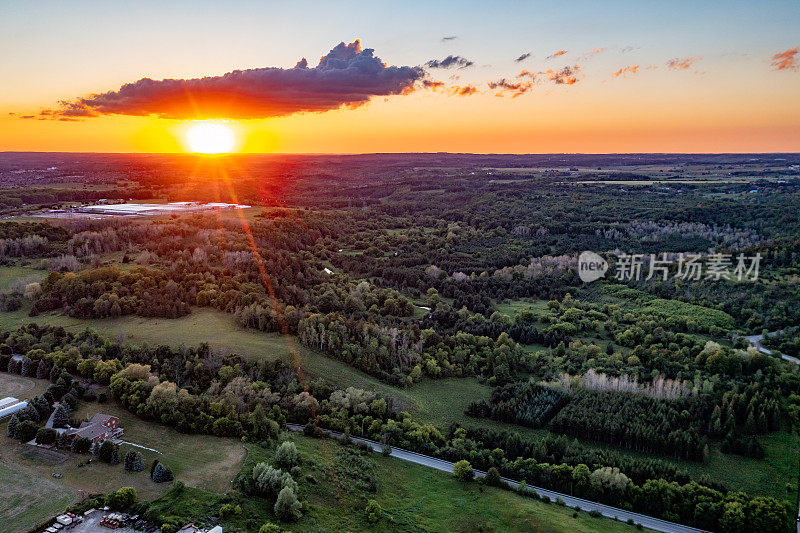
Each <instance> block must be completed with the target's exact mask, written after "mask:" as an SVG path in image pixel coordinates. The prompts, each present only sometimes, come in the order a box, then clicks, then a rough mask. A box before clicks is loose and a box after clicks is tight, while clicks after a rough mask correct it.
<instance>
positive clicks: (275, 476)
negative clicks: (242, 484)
mask: <svg viewBox="0 0 800 533" xmlns="http://www.w3.org/2000/svg"><path fill="white" fill-rule="evenodd" d="M253 482H254V483H255V486H256V489H257V490H258V491H259V492H260V493H262V494H266V495H268V496H272V497H275V496H277V495H278V494H280V492H281V491H282V490H283V489H285V488H290V489H292V491H293V492H296V491H297V483H296V482H295V481H294V479H292V476H291V475H290V474H289V473H288V472H284V471H283V470H281V469H279V468H274V467H273V466H271V465H268V464H267V463H258V464H257V465H256V466H255V467H253Z"/></svg>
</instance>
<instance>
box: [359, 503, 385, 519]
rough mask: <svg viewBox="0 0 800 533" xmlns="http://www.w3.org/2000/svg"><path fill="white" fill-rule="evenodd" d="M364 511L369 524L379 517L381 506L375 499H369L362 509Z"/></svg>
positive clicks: (381, 512)
mask: <svg viewBox="0 0 800 533" xmlns="http://www.w3.org/2000/svg"><path fill="white" fill-rule="evenodd" d="M364 512H365V513H367V521H368V522H369V523H370V524H375V523H377V522H378V521H379V520H380V519H381V515H382V514H383V509H382V508H381V504H379V503H378V502H377V501H375V500H370V501H368V502H367V507H366V509H364Z"/></svg>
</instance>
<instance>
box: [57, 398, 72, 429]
mask: <svg viewBox="0 0 800 533" xmlns="http://www.w3.org/2000/svg"><path fill="white" fill-rule="evenodd" d="M71 412H72V410H71V409H70V407H69V405H68V404H67V403H66V402H62V403H60V404H58V407H56V411H55V412H54V413H53V427H54V428H65V427H67V424H69V415H70V414H71Z"/></svg>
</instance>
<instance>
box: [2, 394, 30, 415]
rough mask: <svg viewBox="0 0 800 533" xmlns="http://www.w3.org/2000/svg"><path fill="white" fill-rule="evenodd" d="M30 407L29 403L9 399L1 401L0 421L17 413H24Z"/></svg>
mask: <svg viewBox="0 0 800 533" xmlns="http://www.w3.org/2000/svg"><path fill="white" fill-rule="evenodd" d="M26 407H28V402H25V401H21V400H17V399H16V398H12V397H8V398H3V399H2V400H0V419H3V418H5V417H7V416H11V415H13V414H14V413H16V412H17V411H22V410H23V409H25V408H26Z"/></svg>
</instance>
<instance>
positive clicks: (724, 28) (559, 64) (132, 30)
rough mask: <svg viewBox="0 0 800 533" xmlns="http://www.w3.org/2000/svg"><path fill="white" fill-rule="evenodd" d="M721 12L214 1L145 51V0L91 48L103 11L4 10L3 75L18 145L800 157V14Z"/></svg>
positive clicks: (173, 24)
mask: <svg viewBox="0 0 800 533" xmlns="http://www.w3.org/2000/svg"><path fill="white" fill-rule="evenodd" d="M714 4H715V3H714V2H711V3H708V4H705V3H704V4H702V5H695V6H693V7H692V8H691V9H690V10H688V8H687V9H683V8H677V7H675V6H670V5H668V4H663V5H662V4H653V5H649V6H647V7H645V6H644V5H642V6H639V7H637V8H636V9H631V8H630V5H629V4H626V3H624V2H609V3H603V4H602V5H599V4H595V3H591V2H585V3H584V2H579V3H578V5H573V6H571V7H569V8H566V7H559V6H557V5H553V4H544V3H537V2H530V3H524V4H522V5H517V4H515V5H514V7H513V8H511V7H509V8H508V9H488V8H487V9H475V8H473V9H469V10H464V12H463V13H461V15H460V17H459V18H457V19H455V20H453V21H452V25H451V26H452V27H449V26H448V27H447V28H446V29H445V28H443V27H437V25H435V24H431V25H427V26H425V27H424V28H417V29H416V30H414V31H412V30H410V28H412V27H416V25H417V22H418V21H419V20H420V18H423V17H427V18H430V19H431V20H434V19H436V20H448V19H449V18H451V17H452V14H453V12H452V11H451V8H454V7H455V6H451V5H448V3H447V2H443V3H441V4H440V5H437V6H435V7H433V8H432V7H430V6H427V5H423V4H419V5H417V4H414V3H411V4H409V5H408V6H404V8H403V9H402V10H397V9H394V8H393V7H391V6H390V5H387V6H386V9H388V10H390V11H391V12H392V16H391V17H379V16H377V15H369V16H367V15H364V16H365V17H366V18H365V19H363V20H360V22H359V23H358V24H355V23H354V21H352V20H351V19H350V17H349V16H348V15H347V14H346V13H347V11H346V10H343V11H341V12H334V13H325V14H321V13H320V14H315V13H314V12H307V11H302V17H301V18H302V20H303V23H302V24H303V25H304V27H303V31H297V28H296V27H295V26H296V24H299V23H296V21H297V20H299V18H298V16H300V15H299V14H300V13H301V10H299V8H296V7H293V6H291V5H286V6H284V7H282V8H281V9H280V10H278V12H275V13H269V14H267V13H266V11H267V8H266V7H265V6H256V5H254V6H251V8H249V9H242V10H226V9H223V8H222V7H221V6H216V5H214V4H211V5H209V6H208V8H207V9H203V10H200V11H198V12H196V13H193V14H191V15H187V14H186V13H185V12H184V11H183V10H180V9H178V10H175V11H172V10H166V11H164V12H163V13H160V14H159V19H158V20H157V21H156V23H155V25H153V26H152V27H151V28H150V30H149V31H150V33H152V35H154V36H156V37H157V38H156V39H152V40H145V41H141V40H137V36H138V32H139V31H140V28H141V27H142V25H145V24H150V22H152V21H151V14H150V13H149V12H148V10H147V9H146V8H143V7H142V8H140V7H135V6H134V7H132V8H131V10H130V12H126V16H125V17H118V16H115V13H114V12H113V10H111V12H109V14H108V15H107V16H105V15H104V17H103V20H102V23H101V24H98V25H96V26H94V27H92V28H90V29H87V30H86V31H85V32H82V33H81V34H80V35H77V36H76V35H74V34H73V33H72V32H70V30H69V28H70V27H73V26H74V24H73V23H77V21H78V20H80V18H81V17H82V16H84V15H87V12H86V8H85V6H84V7H78V8H75V9H69V8H67V7H65V6H64V5H62V4H59V3H52V4H47V6H46V7H37V6H39V4H38V3H31V4H21V5H20V6H18V7H17V8H15V9H13V10H8V12H7V13H4V16H3V17H0V46H2V45H5V46H6V48H7V49H10V48H9V47H11V46H13V49H14V50H15V53H14V54H10V55H8V58H7V60H6V61H4V62H3V63H4V64H3V65H0V76H2V78H3V79H4V80H6V81H7V82H6V83H4V84H3V85H2V87H0V150H19V151H25V150H35V151H103V152H185V151H192V152H199V153H220V152H226V151H231V150H234V151H237V152H290V153H360V152H419V151H451V152H483V153H488V152H509V153H530V152H538V153H543V152H587V153H590V152H595V153H596V152H657V151H664V152H745V151H794V150H796V149H797V147H798V139H800V101H799V100H798V99H797V98H796V97H795V95H796V94H799V93H800V70H799V69H800V54H799V53H798V52H797V50H798V46H800V43H799V42H798V41H797V38H798V37H797V32H796V27H797V24H798V23H800V4H798V3H797V2H777V3H775V4H773V5H772V9H771V10H770V11H769V12H765V11H764V10H763V9H761V8H759V6H758V5H756V4H754V3H751V2H744V1H734V2H732V3H731V2H729V3H726V4H725V9H726V12H727V13H728V15H729V16H727V17H726V18H725V19H724V20H720V18H719V17H718V6H715V5H714ZM687 10H688V11H687ZM689 12H690V13H691V16H690V17H689V18H688V19H687V13H689ZM187 17H188V18H187ZM431 17H432V18H431ZM267 19H269V20H270V21H272V22H270V23H269V24H267V28H266V30H268V31H265V27H262V26H260V25H259V24H258V23H256V22H255V21H262V22H263V21H264V20H267ZM220 20H225V21H226V24H225V25H221V24H220V23H219V21H220ZM654 21H658V23H657V24H656V23H655V22H654ZM532 25H533V26H535V27H536V31H533V32H532V31H530V29H531V26H532ZM445 26H447V25H445ZM677 26H681V27H682V28H683V29H682V32H684V33H683V35H684V37H685V38H684V37H682V38H681V39H677V40H676V39H675V36H674V32H672V31H670V28H674V27H677ZM20 27H25V28H26V31H25V32H24V33H22V34H20V33H18V32H17V31H16V28H20ZM709 27H713V28H715V31H714V32H709V31H708V28H709ZM232 28H236V29H235V30H234V29H232ZM564 28H571V29H570V30H569V31H565V29H564ZM311 35H313V36H314V37H313V38H311V37H309V36H311ZM120 37H124V38H120ZM11 39H13V42H12V41H11ZM132 40H137V45H136V46H135V47H131V46H129V45H127V44H123V43H126V42H128V43H129V42H131V41H132ZM48 42H59V43H61V44H60V46H62V47H63V48H62V49H59V54H58V60H56V59H55V56H54V55H53V53H52V52H53V50H52V49H50V48H48V47H47V46H46V45H45V44H44V43H48ZM187 43H189V44H187ZM98 45H101V46H98ZM86 49H93V50H96V52H95V53H93V54H92V55H91V57H89V56H86V55H85V54H83V53H82V51H83V50H86ZM167 50H168V53H165V52H164V51H167ZM208 120H214V121H219V122H218V124H228V126H226V127H229V126H230V124H231V123H230V122H228V121H232V120H234V121H237V122H236V127H235V129H234V130H232V131H223V130H225V127H218V126H215V127H210V128H208V129H205V128H204V129H201V130H198V131H197V132H194V130H193V133H192V139H193V140H191V141H190V140H189V139H188V137H187V133H186V131H184V126H185V125H186V124H187V121H208ZM176 131H177V132H178V133H175V132H176ZM196 136H197V137H202V138H201V139H200V138H198V139H195V137H196Z"/></svg>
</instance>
